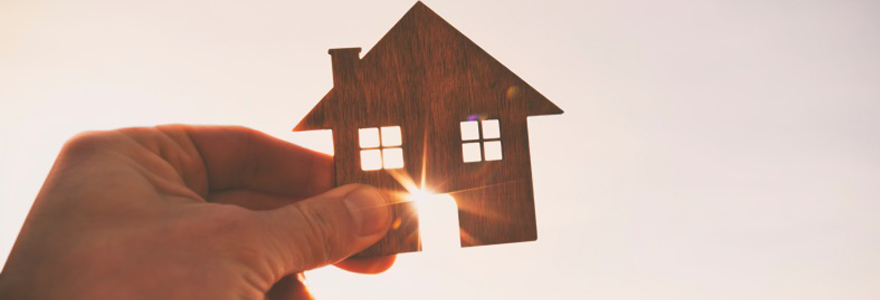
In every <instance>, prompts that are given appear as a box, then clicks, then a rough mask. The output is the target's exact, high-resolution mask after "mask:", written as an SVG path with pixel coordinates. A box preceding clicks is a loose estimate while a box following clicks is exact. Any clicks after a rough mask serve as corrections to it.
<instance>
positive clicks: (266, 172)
mask: <svg viewBox="0 0 880 300" xmlns="http://www.w3.org/2000/svg"><path fill="white" fill-rule="evenodd" d="M168 128H170V130H175V129H177V128H179V129H182V130H185V131H186V132H187V134H188V135H189V137H190V138H191V140H192V143H193V146H194V147H195V148H196V149H197V150H198V152H199V154H200V156H201V157H202V160H203V162H204V165H205V171H206V173H207V177H208V183H209V188H210V190H212V191H217V190H226V189H236V188H245V189H251V190H255V191H259V192H263V193H269V194H280V195H286V196H300V197H308V196H313V195H315V194H318V193H321V192H324V191H326V190H328V189H330V188H331V187H333V158H332V157H330V156H329V155H326V154H322V153H318V152H315V151H312V150H309V149H306V148H303V147H300V146H297V145H294V144H291V143H288V142H286V141H283V140H280V139H277V138H274V137H271V136H269V135H267V134H265V133H262V132H259V131H256V130H253V129H249V128H245V127H238V126H187V125H169V126H165V127H164V128H163V129H168Z"/></svg>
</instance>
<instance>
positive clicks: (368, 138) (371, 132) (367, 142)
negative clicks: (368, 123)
mask: <svg viewBox="0 0 880 300" xmlns="http://www.w3.org/2000/svg"><path fill="white" fill-rule="evenodd" d="M358 139H359V140H360V144H361V148H377V147H379V129H378V128H361V129H358Z"/></svg>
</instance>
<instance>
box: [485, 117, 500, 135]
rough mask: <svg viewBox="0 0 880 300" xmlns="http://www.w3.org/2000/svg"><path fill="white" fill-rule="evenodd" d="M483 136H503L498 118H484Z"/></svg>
mask: <svg viewBox="0 0 880 300" xmlns="http://www.w3.org/2000/svg"><path fill="white" fill-rule="evenodd" d="M483 138H484V139H497V138H501V128H499V126H498V120H497V119H496V120H483Z"/></svg>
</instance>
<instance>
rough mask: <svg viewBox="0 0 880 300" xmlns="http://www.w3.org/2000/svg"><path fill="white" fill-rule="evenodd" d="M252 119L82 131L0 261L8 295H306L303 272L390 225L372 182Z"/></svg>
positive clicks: (375, 268) (380, 267)
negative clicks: (341, 180) (245, 124)
mask: <svg viewBox="0 0 880 300" xmlns="http://www.w3.org/2000/svg"><path fill="white" fill-rule="evenodd" d="M332 185H333V163H332V158H330V157H329V156H327V155H323V154H319V153H316V152H312V151H309V150H307V149H304V148H301V147H298V146H296V145H293V144H290V143H287V142H284V141H282V140H278V139H275V138H272V137H270V136H268V135H266V134H263V133H260V132H256V131H254V130H250V129H246V128H242V127H221V126H186V125H167V126H158V127H155V128H126V129H120V130H114V131H105V132H91V133H85V134H81V135H79V136H78V137H76V138H74V139H72V140H71V141H69V142H68V143H67V144H66V145H65V146H64V148H63V149H62V151H61V154H59V156H58V159H57V161H56V162H55V165H54V166H53V167H52V170H51V171H50V173H49V176H48V178H47V179H46V181H45V183H44V185H43V187H42V190H41V191H40V193H39V195H38V196H37V199H36V200H35V202H34V205H33V207H32V208H31V212H30V214H29V215H28V218H27V220H26V221H25V224H24V226H23V228H22V230H21V232H20V234H19V237H18V240H17V241H16V243H15V246H14V247H13V249H12V252H11V254H10V256H9V259H8V261H7V264H6V266H5V268H4V269H3V273H0V298H3V299H188V300H192V299H310V296H309V294H308V291H307V290H306V289H305V286H303V284H302V282H301V273H302V272H303V271H306V270H310V269H314V268H317V267H321V266H324V265H328V264H333V263H336V265H337V266H338V267H341V268H343V269H346V270H349V271H354V272H362V273H377V272H381V271H384V270H385V269H387V268H388V267H390V266H391V264H393V262H394V257H393V256H390V257H384V258H375V259H360V260H351V259H349V260H346V261H342V260H343V259H345V258H346V257H348V256H350V255H352V254H354V253H357V252H359V251H360V250H362V249H364V248H366V247H368V246H370V245H371V244H373V243H375V242H376V241H378V240H379V239H380V238H381V237H382V236H384V235H385V233H386V231H387V230H388V227H389V226H390V223H391V222H390V221H391V214H390V211H389V210H388V208H387V205H386V202H385V201H386V200H385V199H384V198H383V197H382V196H381V195H380V194H379V193H378V192H377V190H376V189H374V188H371V187H368V186H364V185H346V186H342V187H339V188H336V189H333V190H330V191H326V190H328V189H330V188H331V187H332Z"/></svg>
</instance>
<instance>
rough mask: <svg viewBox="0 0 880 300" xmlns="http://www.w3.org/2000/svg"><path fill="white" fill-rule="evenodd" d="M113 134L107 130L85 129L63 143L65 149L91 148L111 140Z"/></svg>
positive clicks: (113, 136)
mask: <svg viewBox="0 0 880 300" xmlns="http://www.w3.org/2000/svg"><path fill="white" fill-rule="evenodd" d="M114 138H115V134H113V133H111V132H109V131H86V132H82V133H79V134H77V135H75V136H73V137H72V138H70V139H69V140H67V142H66V143H64V147H63V149H64V150H65V151H77V150H91V149H94V148H96V147H100V146H102V145H106V144H108V143H110V142H112V141H113V139H114Z"/></svg>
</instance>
